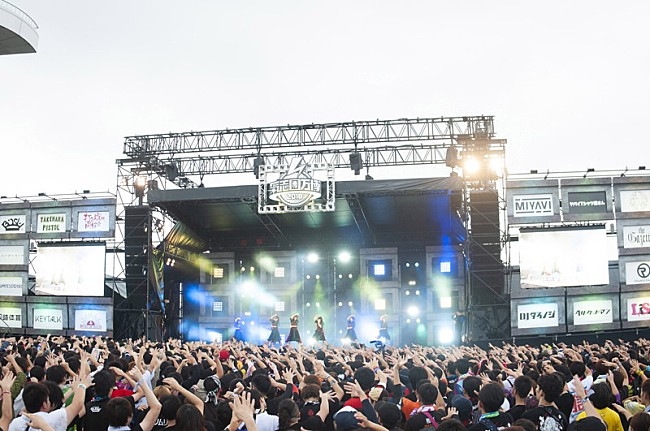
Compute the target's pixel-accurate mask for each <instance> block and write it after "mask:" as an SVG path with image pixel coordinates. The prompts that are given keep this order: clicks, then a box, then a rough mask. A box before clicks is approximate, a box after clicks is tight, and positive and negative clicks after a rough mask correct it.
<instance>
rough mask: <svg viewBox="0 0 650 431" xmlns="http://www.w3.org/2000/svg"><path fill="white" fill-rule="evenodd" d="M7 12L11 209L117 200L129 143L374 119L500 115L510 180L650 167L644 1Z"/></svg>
mask: <svg viewBox="0 0 650 431" xmlns="http://www.w3.org/2000/svg"><path fill="white" fill-rule="evenodd" d="M11 1H12V2H13V3H14V4H16V5H17V6H19V7H20V8H22V9H24V10H25V11H26V12H27V13H28V14H29V15H31V16H32V18H33V19H34V20H35V21H36V22H37V23H38V24H39V27H40V30H39V35H40V43H39V46H38V53H36V54H30V55H19V56H2V57H0V145H1V148H2V150H3V157H2V169H1V170H0V184H1V186H0V194H2V195H14V194H20V195H35V194H37V193H38V192H47V193H64V192H73V191H75V190H79V191H80V190H83V189H91V190H93V191H99V190H112V191H114V190H115V182H116V165H115V159H117V158H120V157H121V152H122V145H123V137H124V136H127V135H133V134H145V133H158V132H169V131H175V132H183V131H190V130H195V131H197V130H206V129H222V128H226V127H229V128H237V127H249V126H273V125H280V124H302V123H321V122H336V121H350V120H371V119H377V118H379V119H395V118H405V117H438V116H452V115H480V114H485V115H494V116H495V124H496V131H497V137H499V138H505V139H507V140H508V149H507V164H508V169H509V171H510V172H511V173H512V172H527V171H528V170H530V169H539V170H540V171H542V170H546V169H550V170H551V171H569V170H583V169H586V168H588V167H593V168H595V169H596V170H600V169H619V168H620V169H623V168H625V166H629V167H637V166H639V165H646V164H647V165H649V167H650V160H649V157H648V156H649V155H650V146H649V145H648V141H649V140H650V139H649V138H648V132H646V128H649V125H648V122H647V118H648V116H649V114H650V112H649V111H650V110H649V109H648V103H649V101H650V67H649V64H650V48H649V46H650V26H649V25H648V23H647V21H648V17H649V16H650V2H648V1H647V0H638V1H624V2H611V1H610V2H605V1H600V0H598V1H594V0H589V1H544V2H531V1H515V0H510V1H485V0H476V1H451V0H448V1H436V0H427V1H396V0H393V1H384V0H368V1H353V0H346V1H338V0H328V1H320V2H316V1H306V0H302V1H281V0H263V1H229V2H226V1H217V0H211V1H208V0H203V1H194V0H187V1H168V0H155V1H153V0H146V1H145V0H138V1H124V0H119V1H115V0H114V1H110V2H106V1H104V2H100V1H92V0H69V1H65V2H60V1H46V0H39V1H35V0H32V1H28V0H11ZM408 173H409V170H408V168H401V169H393V170H392V171H391V175H392V176H395V177H404V176H408Z"/></svg>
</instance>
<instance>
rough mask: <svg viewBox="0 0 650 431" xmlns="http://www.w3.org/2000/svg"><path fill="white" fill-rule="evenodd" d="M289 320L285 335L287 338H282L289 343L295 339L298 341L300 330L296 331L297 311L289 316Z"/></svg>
mask: <svg viewBox="0 0 650 431" xmlns="http://www.w3.org/2000/svg"><path fill="white" fill-rule="evenodd" d="M289 320H290V321H291V328H289V335H287V339H286V340H284V342H285V343H290V342H292V341H295V342H296V343H300V342H301V340H300V332H298V313H296V314H294V315H293V316H291V317H290V318H289Z"/></svg>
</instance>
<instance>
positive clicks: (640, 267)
mask: <svg viewBox="0 0 650 431" xmlns="http://www.w3.org/2000/svg"><path fill="white" fill-rule="evenodd" d="M625 284H650V261H643V262H627V263H626V264H625Z"/></svg>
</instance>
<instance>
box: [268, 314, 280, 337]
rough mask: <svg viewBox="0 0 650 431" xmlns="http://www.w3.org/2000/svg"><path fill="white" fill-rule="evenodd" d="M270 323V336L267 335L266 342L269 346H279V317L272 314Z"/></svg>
mask: <svg viewBox="0 0 650 431" xmlns="http://www.w3.org/2000/svg"><path fill="white" fill-rule="evenodd" d="M269 322H271V335H269V339H268V342H269V344H280V343H281V342H282V339H281V338H280V330H279V329H278V324H279V323H280V317H278V315H277V314H274V315H273V316H271V318H270V319H269Z"/></svg>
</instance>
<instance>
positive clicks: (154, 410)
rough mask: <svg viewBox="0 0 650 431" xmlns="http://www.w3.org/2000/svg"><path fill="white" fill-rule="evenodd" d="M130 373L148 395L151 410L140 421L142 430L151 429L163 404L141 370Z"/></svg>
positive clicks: (149, 430)
mask: <svg viewBox="0 0 650 431" xmlns="http://www.w3.org/2000/svg"><path fill="white" fill-rule="evenodd" d="M129 374H131V377H133V378H134V379H135V380H137V382H138V383H139V384H138V387H139V388H141V389H142V390H143V391H144V396H145V397H146V399H147V404H148V405H149V411H148V412H147V415H146V416H145V417H144V419H142V422H140V427H141V428H142V431H151V430H152V429H153V426H154V425H155V423H156V420H157V419H158V414H159V413H160V409H161V407H162V405H161V404H160V401H158V398H156V396H155V395H154V394H153V391H152V390H151V388H150V387H149V385H148V384H147V383H146V382H145V381H144V379H143V377H142V373H141V372H140V370H138V369H136V368H134V369H132V370H131V371H129ZM75 399H76V397H75Z"/></svg>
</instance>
